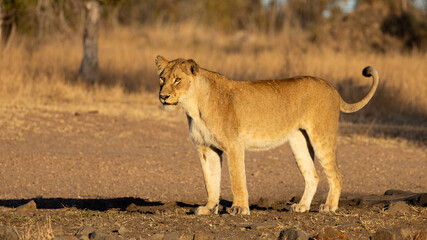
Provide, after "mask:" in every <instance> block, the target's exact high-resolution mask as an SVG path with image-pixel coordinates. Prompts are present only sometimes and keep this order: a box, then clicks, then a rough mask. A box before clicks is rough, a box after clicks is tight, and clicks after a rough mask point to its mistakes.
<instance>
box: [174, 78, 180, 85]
mask: <svg viewBox="0 0 427 240" xmlns="http://www.w3.org/2000/svg"><path fill="white" fill-rule="evenodd" d="M179 82H181V78H175V80H174V81H173V83H175V84H178V83H179Z"/></svg>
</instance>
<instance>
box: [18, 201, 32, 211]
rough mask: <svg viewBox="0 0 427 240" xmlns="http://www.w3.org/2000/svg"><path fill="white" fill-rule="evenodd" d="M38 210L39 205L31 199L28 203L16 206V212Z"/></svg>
mask: <svg viewBox="0 0 427 240" xmlns="http://www.w3.org/2000/svg"><path fill="white" fill-rule="evenodd" d="M36 210H37V205H36V202H34V200H31V201H29V202H28V203H27V204H24V205H21V206H19V207H17V208H16V212H35V211H36Z"/></svg>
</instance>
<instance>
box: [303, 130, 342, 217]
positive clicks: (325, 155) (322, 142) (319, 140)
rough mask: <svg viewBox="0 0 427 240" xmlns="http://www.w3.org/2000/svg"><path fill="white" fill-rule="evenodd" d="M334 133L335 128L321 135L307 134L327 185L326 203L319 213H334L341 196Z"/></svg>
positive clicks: (340, 181) (316, 133) (313, 132)
mask: <svg viewBox="0 0 427 240" xmlns="http://www.w3.org/2000/svg"><path fill="white" fill-rule="evenodd" d="M323 130H325V129H323ZM336 132H337V131H336V128H332V127H331V129H330V131H323V132H322V135H320V134H319V133H318V132H315V131H311V132H308V135H309V136H310V139H312V144H313V147H314V150H315V152H316V155H317V157H318V159H319V162H320V164H321V165H322V168H323V170H324V172H325V175H326V177H327V179H328V184H329V192H328V197H327V198H326V203H325V204H322V205H321V206H320V209H319V211H320V212H335V210H337V209H338V202H339V198H340V195H341V189H342V178H341V174H340V172H339V169H338V164H337V161H336V137H337V136H336Z"/></svg>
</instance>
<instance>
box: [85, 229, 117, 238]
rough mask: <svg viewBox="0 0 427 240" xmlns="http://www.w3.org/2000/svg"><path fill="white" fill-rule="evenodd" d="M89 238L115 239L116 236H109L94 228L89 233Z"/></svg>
mask: <svg viewBox="0 0 427 240" xmlns="http://www.w3.org/2000/svg"><path fill="white" fill-rule="evenodd" d="M89 239H94V240H115V239H118V238H117V237H114V236H111V235H109V234H107V233H104V232H101V231H100V230H95V231H94V232H92V233H89Z"/></svg>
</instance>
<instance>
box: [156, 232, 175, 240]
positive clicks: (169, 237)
mask: <svg viewBox="0 0 427 240" xmlns="http://www.w3.org/2000/svg"><path fill="white" fill-rule="evenodd" d="M149 239H150V240H179V235H178V233H176V232H165V233H156V234H154V235H153V236H151V237H150V238H149Z"/></svg>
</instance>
